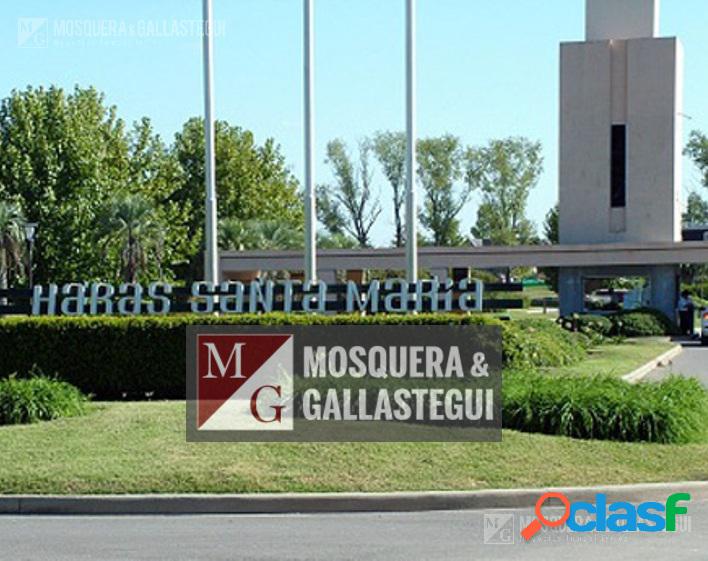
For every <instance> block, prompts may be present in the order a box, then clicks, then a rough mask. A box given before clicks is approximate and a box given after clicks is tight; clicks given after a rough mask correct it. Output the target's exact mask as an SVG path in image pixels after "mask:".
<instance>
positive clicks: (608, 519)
mask: <svg viewBox="0 0 708 561" xmlns="http://www.w3.org/2000/svg"><path fill="white" fill-rule="evenodd" d="M552 499H555V500H557V501H560V502H561V503H562V505H563V514H562V515H561V516H560V517H554V518H552V519H549V518H547V517H545V516H544V515H543V513H542V512H541V509H542V508H543V505H544V503H546V501H549V500H552ZM690 500H691V495H690V494H688V493H673V494H672V495H669V497H668V498H667V499H666V502H665V503H660V502H654V501H646V502H643V503H640V504H638V505H636V506H635V505H634V504H632V503H630V502H626V501H617V502H613V503H610V504H608V502H607V495H605V494H602V493H598V494H597V495H595V501H594V502H587V501H576V502H573V503H571V502H570V501H569V500H568V498H567V497H566V496H565V495H564V494H563V493H545V494H543V495H542V496H541V497H540V498H539V500H538V501H537V503H536V507H535V514H536V518H535V519H533V520H532V521H531V522H530V523H528V524H526V525H525V526H524V527H523V528H522V529H521V536H522V537H523V538H524V540H526V541H529V540H531V539H532V538H533V537H534V536H535V535H536V534H538V533H539V532H540V531H541V529H542V528H543V527H546V528H558V527H560V526H563V525H564V524H565V526H566V528H567V529H568V530H569V531H571V532H580V533H587V532H664V531H665V532H676V531H677V518H678V517H679V515H685V514H687V513H688V507H687V506H681V505H680V503H682V502H685V503H688V502H689V501H690Z"/></svg>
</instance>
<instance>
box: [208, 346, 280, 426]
mask: <svg viewBox="0 0 708 561" xmlns="http://www.w3.org/2000/svg"><path fill="white" fill-rule="evenodd" d="M196 375H197V429H198V430H201V431H205V430H207V431H264V430H267V431H274V430H276V431H282V430H292V429H293V404H292V395H293V336H292V335H287V334H277V335H260V334H252V335H250V334H249V335H246V334H244V335H240V334H239V335H222V334H205V335H198V336H197V372H196Z"/></svg>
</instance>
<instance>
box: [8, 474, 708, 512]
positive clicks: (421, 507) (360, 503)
mask: <svg viewBox="0 0 708 561" xmlns="http://www.w3.org/2000/svg"><path fill="white" fill-rule="evenodd" d="M545 492H560V493H563V494H565V495H566V496H567V497H568V499H570V500H571V501H580V500H591V499H593V498H594V496H595V495H596V494H597V493H604V494H606V495H607V497H608V501H610V502H613V501H618V500H623V501H630V502H643V501H648V500H659V501H662V500H665V499H666V497H667V496H669V495H670V494H672V493H676V492H687V493H690V494H691V497H692V499H693V500H697V499H708V481H699V482H695V481H694V482H678V483H648V484H637V485H610V486H602V487H565V488H564V487H555V488H547V489H504V490H487V491H469V492H456V491H452V492H421V493H304V494H295V493H293V494H245V495H74V496H56V495H55V496H39V495H12V496H9V495H8V496H2V497H0V514H4V515H50V514H51V515H177V514H295V513H337V512H339V513H345V512H416V511H434V510H479V509H511V508H530V507H533V506H534V505H535V504H536V501H538V499H539V497H540V496H541V495H542V494H543V493H545ZM549 504H552V503H549ZM559 504H560V503H559Z"/></svg>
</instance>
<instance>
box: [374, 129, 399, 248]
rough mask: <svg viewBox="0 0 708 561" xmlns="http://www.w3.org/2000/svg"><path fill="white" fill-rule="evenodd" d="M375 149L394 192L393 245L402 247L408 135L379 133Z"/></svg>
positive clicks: (375, 141)
mask: <svg viewBox="0 0 708 561" xmlns="http://www.w3.org/2000/svg"><path fill="white" fill-rule="evenodd" d="M373 148H374V153H375V154H376V158H377V159H378V161H379V164H380V165H381V169H382V170H383V173H384V175H385V176H386V179H387V180H388V183H389V185H390V186H391V190H392V195H393V219H394V225H395V228H396V231H395V236H394V239H393V243H394V244H395V245H396V247H402V246H403V245H404V244H405V241H406V240H405V225H404V223H403V217H402V209H403V204H404V202H405V195H406V192H405V183H406V135H405V134H404V133H402V132H378V133H376V134H375V135H374V138H373Z"/></svg>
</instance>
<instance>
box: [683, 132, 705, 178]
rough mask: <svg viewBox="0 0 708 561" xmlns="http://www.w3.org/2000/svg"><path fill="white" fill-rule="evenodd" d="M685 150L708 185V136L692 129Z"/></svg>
mask: <svg viewBox="0 0 708 561" xmlns="http://www.w3.org/2000/svg"><path fill="white" fill-rule="evenodd" d="M685 152H686V155H687V156H689V157H690V158H691V159H692V160H693V163H695V164H696V166H697V167H698V169H699V170H700V171H701V173H702V174H703V186H704V187H708V136H706V135H705V134H703V133H702V132H700V131H692V132H691V136H690V138H689V141H688V145H687V146H686V150H685Z"/></svg>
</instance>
